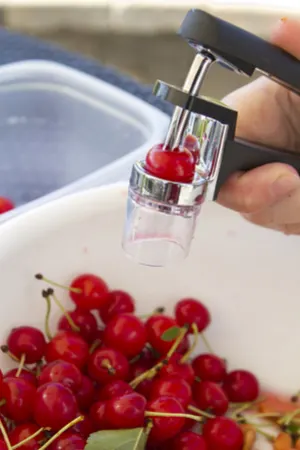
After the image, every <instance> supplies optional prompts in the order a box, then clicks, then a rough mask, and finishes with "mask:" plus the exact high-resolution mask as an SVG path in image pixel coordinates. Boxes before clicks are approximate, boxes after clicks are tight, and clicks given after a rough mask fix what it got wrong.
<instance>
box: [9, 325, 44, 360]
mask: <svg viewBox="0 0 300 450" xmlns="http://www.w3.org/2000/svg"><path fill="white" fill-rule="evenodd" d="M7 346H8V349H9V351H10V352H11V353H12V354H13V355H14V356H16V357H17V358H18V359H21V357H22V355H25V362H26V363H28V364H32V363H36V362H37V361H40V360H41V359H42V358H43V356H44V353H45V348H46V341H45V337H44V335H43V333H42V332H41V331H40V330H38V329H37V328H34V327H27V326H24V327H18V328H14V329H13V330H12V331H11V332H10V334H9V336H8V338H7Z"/></svg>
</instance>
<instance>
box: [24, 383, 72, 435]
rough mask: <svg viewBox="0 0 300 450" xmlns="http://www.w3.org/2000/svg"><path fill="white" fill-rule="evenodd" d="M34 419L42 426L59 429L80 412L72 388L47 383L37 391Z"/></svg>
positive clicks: (54, 429) (34, 403)
mask: <svg viewBox="0 0 300 450" xmlns="http://www.w3.org/2000/svg"><path fill="white" fill-rule="evenodd" d="M32 403H33V406H34V419H35V421H36V423H37V424H38V425H40V426H41V427H49V428H51V429H52V430H53V431H58V430H60V429H61V428H62V427H64V426H65V425H67V424H68V423H69V422H71V421H72V420H73V419H75V417H76V416H77V413H78V406H77V402H76V398H75V396H74V394H73V393H72V391H70V389H68V388H66V387H65V386H63V385H62V384H59V383H47V384H43V386H40V387H39V388H38V390H37V392H36V397H35V401H34V402H32Z"/></svg>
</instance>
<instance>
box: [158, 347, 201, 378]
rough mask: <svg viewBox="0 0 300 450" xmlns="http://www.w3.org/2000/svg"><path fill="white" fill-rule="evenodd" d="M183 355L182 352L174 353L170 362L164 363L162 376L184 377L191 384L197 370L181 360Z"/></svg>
mask: <svg viewBox="0 0 300 450" xmlns="http://www.w3.org/2000/svg"><path fill="white" fill-rule="evenodd" d="M181 359H182V355H181V354H180V353H177V352H175V353H173V355H172V356H171V358H170V360H169V362H168V364H166V365H164V366H163V367H162V369H161V371H160V374H161V376H165V375H171V376H176V377H179V378H183V379H184V380H185V381H186V382H187V383H189V384H190V385H192V384H193V382H194V380H195V372H194V369H193V368H192V366H191V364H189V363H185V362H184V363H182V362H181Z"/></svg>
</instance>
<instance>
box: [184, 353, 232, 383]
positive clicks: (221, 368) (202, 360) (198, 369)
mask: <svg viewBox="0 0 300 450" xmlns="http://www.w3.org/2000/svg"><path fill="white" fill-rule="evenodd" d="M192 366H193V369H194V371H195V375H196V376H197V377H198V378H200V379H201V380H202V381H214V382H215V383H220V382H221V381H223V380H224V378H225V376H226V363H225V361H224V360H223V359H222V358H219V357H218V356H216V355H213V354H210V353H205V354H203V355H199V356H196V358H195V359H194V360H193V363H192Z"/></svg>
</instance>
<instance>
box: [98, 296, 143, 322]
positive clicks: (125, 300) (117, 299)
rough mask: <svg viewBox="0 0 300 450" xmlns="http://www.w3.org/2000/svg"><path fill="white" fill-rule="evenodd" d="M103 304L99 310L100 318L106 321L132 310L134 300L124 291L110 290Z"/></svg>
mask: <svg viewBox="0 0 300 450" xmlns="http://www.w3.org/2000/svg"><path fill="white" fill-rule="evenodd" d="M106 300H107V301H106V303H105V305H103V306H102V308H101V309H100V310H99V315H100V319H101V320H102V322H103V323H108V322H109V321H110V320H111V319H112V318H113V317H115V316H118V315H119V314H123V313H133V312H134V309H135V308H134V300H133V298H132V297H131V295H129V294H128V293H127V292H125V291H110V292H109V293H108V294H107V299H106Z"/></svg>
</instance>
